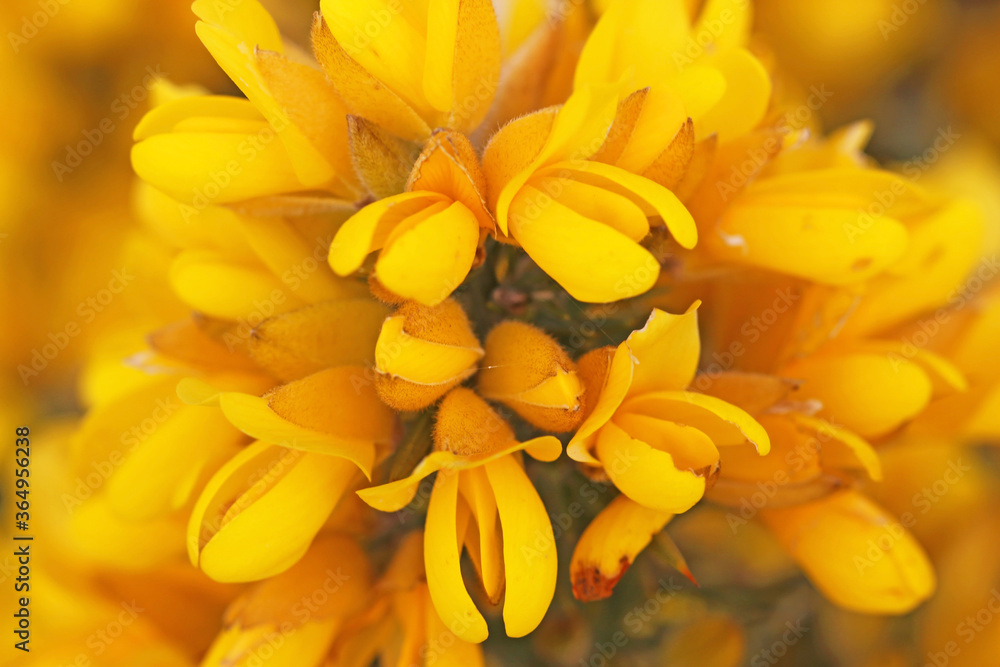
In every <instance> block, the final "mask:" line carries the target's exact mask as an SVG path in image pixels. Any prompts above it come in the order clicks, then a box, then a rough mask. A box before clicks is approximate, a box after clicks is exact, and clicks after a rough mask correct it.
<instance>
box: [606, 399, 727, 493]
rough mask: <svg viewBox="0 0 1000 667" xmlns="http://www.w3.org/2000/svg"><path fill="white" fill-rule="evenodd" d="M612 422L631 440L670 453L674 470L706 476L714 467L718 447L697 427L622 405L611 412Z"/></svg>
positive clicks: (713, 473) (716, 464) (715, 468)
mask: <svg viewBox="0 0 1000 667" xmlns="http://www.w3.org/2000/svg"><path fill="white" fill-rule="evenodd" d="M613 423H614V424H616V425H617V426H619V427H621V429H622V430H623V431H625V432H626V433H628V434H629V436H631V437H632V438H633V439H634V440H639V441H641V442H644V443H646V444H647V445H649V446H650V447H652V448H653V449H658V450H660V451H661V452H667V453H668V454H670V456H671V458H673V461H674V467H676V468H677V469H678V470H692V471H694V472H696V473H698V474H699V475H703V476H709V477H712V476H714V475H715V473H716V472H717V470H718V464H719V450H718V448H717V447H716V446H715V443H713V442H712V439H711V438H709V437H708V436H707V435H705V434H704V433H703V432H702V431H699V430H698V429H697V428H694V427H691V426H687V425H685V424H678V423H676V422H672V421H667V420H665V419H659V418H657V417H650V416H648V415H639V414H635V413H631V412H628V411H626V410H624V409H623V410H621V411H620V412H619V414H616V415H615V417H614V420H613Z"/></svg>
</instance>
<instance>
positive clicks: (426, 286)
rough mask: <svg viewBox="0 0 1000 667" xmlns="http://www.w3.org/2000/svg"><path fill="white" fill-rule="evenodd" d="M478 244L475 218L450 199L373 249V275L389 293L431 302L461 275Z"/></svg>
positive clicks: (449, 290) (443, 296)
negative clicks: (376, 250)
mask: <svg viewBox="0 0 1000 667" xmlns="http://www.w3.org/2000/svg"><path fill="white" fill-rule="evenodd" d="M404 224H405V223H404ZM478 245H479V221H478V220H477V219H476V217H475V215H473V213H472V212H471V211H470V210H469V209H468V208H466V207H465V205H464V204H460V203H458V202H455V203H453V204H451V206H449V207H448V208H446V209H445V210H443V211H440V212H438V213H435V214H433V215H431V216H429V217H427V218H425V219H424V220H421V221H420V222H418V223H417V224H416V225H414V226H413V227H411V228H409V229H407V230H406V231H405V232H404V233H402V234H401V235H400V236H399V237H398V238H396V239H394V240H392V241H391V242H390V243H389V244H388V245H387V247H385V248H384V249H383V250H382V252H381V253H380V254H379V257H378V260H377V261H376V262H375V274H376V276H377V277H378V279H379V282H381V283H382V285H384V286H385V287H386V288H387V289H389V290H390V291H391V292H393V293H395V294H398V295H399V296H401V297H404V298H407V299H413V300H415V301H419V302H420V303H423V304H426V305H428V306H434V305H437V304H439V303H441V302H442V301H444V300H445V299H446V298H448V296H449V295H450V294H451V293H452V292H453V291H454V290H455V289H456V288H457V287H458V286H459V285H461V284H462V282H463V281H464V280H465V277H466V276H467V275H468V273H469V270H470V269H471V268H472V262H473V260H474V259H475V257H476V248H477V247H478Z"/></svg>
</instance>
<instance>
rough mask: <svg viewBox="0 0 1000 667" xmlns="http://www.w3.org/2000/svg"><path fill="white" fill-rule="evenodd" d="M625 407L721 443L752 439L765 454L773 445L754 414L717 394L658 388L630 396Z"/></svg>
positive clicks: (758, 449)
mask: <svg viewBox="0 0 1000 667" xmlns="http://www.w3.org/2000/svg"><path fill="white" fill-rule="evenodd" d="M621 410H622V411H623V412H630V413H634V414H643V415H647V416H650V417H657V418H659V419H664V420H667V421H673V422H677V423H678V424H684V425H685V426H692V427H694V428H696V429H698V430H699V431H702V432H703V433H705V434H706V435H708V437H709V438H711V439H712V442H714V443H715V444H716V445H717V446H720V447H723V446H732V445H742V444H745V443H746V442H747V441H749V442H750V443H751V444H753V445H754V447H756V449H757V453H758V454H760V455H762V456H763V455H764V454H767V453H768V452H769V451H770V449H771V440H770V438H768V435H767V431H765V430H764V428H763V427H762V426H761V425H760V424H759V423H758V422H757V421H756V420H755V419H754V418H753V417H751V416H750V415H748V414H747V413H746V412H744V411H743V410H741V409H740V408H738V407H736V406H735V405H730V404H729V403H726V402H725V401H723V400H721V399H718V398H715V397H714V396H707V395H705V394H696V393H694V392H689V391H655V392H650V393H648V394H643V395H641V396H636V397H635V398H631V399H629V400H627V401H626V402H625V403H624V404H622V406H621Z"/></svg>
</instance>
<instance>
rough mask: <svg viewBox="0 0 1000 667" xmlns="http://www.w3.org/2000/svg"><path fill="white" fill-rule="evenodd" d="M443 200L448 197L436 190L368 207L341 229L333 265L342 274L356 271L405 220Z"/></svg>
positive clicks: (334, 245) (332, 248) (333, 246)
mask: <svg viewBox="0 0 1000 667" xmlns="http://www.w3.org/2000/svg"><path fill="white" fill-rule="evenodd" d="M442 201H445V198H444V197H443V196H441V195H439V194H436V193H430V192H406V193H403V194H399V195H396V196H393V197H387V198H386V199H380V200H378V201H376V202H374V203H371V204H369V205H368V206H365V207H364V208H363V209H361V210H360V211H358V212H357V213H355V214H354V215H353V216H351V217H350V218H349V219H348V220H347V222H345V223H344V224H343V225H342V226H341V228H340V229H339V230H338V231H337V235H336V236H335V237H334V239H333V243H332V244H331V245H330V256H329V260H330V266H331V267H332V268H333V270H334V271H335V272H337V273H338V274H339V275H342V276H346V275H348V274H351V273H354V272H355V271H357V270H358V269H359V268H361V265H362V264H363V263H364V261H365V257H366V256H367V255H368V253H370V252H371V251H373V250H378V249H379V248H381V247H382V246H383V245H384V244H385V242H386V239H388V238H389V234H390V233H391V232H392V230H393V229H394V228H395V227H396V226H397V225H399V224H400V223H401V222H402V221H403V220H405V219H406V218H408V217H410V216H411V215H414V214H415V213H418V212H419V211H421V210H423V209H425V208H427V207H428V206H430V205H432V204H435V203H438V202H442Z"/></svg>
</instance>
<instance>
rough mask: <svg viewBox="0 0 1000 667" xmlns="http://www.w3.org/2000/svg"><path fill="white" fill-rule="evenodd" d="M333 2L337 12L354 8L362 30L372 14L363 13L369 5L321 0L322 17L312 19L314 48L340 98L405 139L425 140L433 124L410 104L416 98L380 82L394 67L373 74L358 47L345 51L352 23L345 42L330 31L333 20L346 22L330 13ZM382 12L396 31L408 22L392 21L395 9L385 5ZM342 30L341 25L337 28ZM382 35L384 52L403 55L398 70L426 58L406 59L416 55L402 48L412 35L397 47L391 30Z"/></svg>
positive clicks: (404, 69)
mask: <svg viewBox="0 0 1000 667" xmlns="http://www.w3.org/2000/svg"><path fill="white" fill-rule="evenodd" d="M331 5H332V7H333V8H334V9H336V11H337V12H340V11H342V10H343V11H352V10H353V11H357V12H358V13H359V14H360V15H362V20H361V24H362V25H361V29H362V30H363V26H364V23H366V22H367V21H369V20H371V16H370V15H368V16H364V15H365V14H366V13H367V12H365V11H364V10H365V9H366V8H367V6H362V5H355V4H354V3H350V2H337V3H330V2H329V0H325V1H324V2H321V3H320V8H321V11H322V16H320V15H318V14H317V15H316V18H315V20H314V21H313V27H312V43H313V51H314V52H315V54H316V59H317V60H318V61H319V63H320V64H321V65H322V66H323V71H324V72H326V75H327V76H328V77H329V78H330V81H332V82H333V85H334V87H335V88H336V89H337V92H338V93H339V94H340V97H341V99H343V100H344V102H345V103H346V104H347V106H348V108H349V109H351V111H352V112H353V113H354V115H357V116H361V117H363V118H367V119H368V120H371V121H372V122H374V123H377V124H378V125H380V126H382V127H384V128H385V129H386V130H388V131H389V132H391V133H392V134H394V135H396V136H398V137H400V138H402V139H407V140H411V141H420V140H423V139H426V138H427V137H428V136H430V133H431V127H430V125H428V123H427V121H426V120H424V118H422V117H421V115H420V114H419V113H418V112H417V111H415V110H414V107H413V106H411V105H412V104H413V101H412V100H410V99H407V98H406V97H405V96H404V95H403V94H401V93H400V92H399V91H395V90H393V89H392V88H390V87H389V86H386V85H384V84H383V83H382V82H380V81H379V77H380V76H381V75H383V74H384V73H385V72H392V71H393V69H392V68H381V67H379V68H377V69H379V70H380V71H379V73H378V74H376V75H375V76H373V75H372V73H371V72H370V71H369V70H368V69H367V67H368V64H366V63H365V62H363V61H360V62H359V60H357V59H356V58H357V57H358V56H360V55H361V54H359V53H358V50H357V49H353V51H354V52H353V53H350V54H349V53H348V52H347V51H345V48H346V46H348V45H350V44H351V43H352V42H354V35H351V34H349V31H350V26H346V30H347V31H348V41H347V42H346V45H345V44H342V43H338V39H337V38H335V37H334V35H333V32H331V25H332V24H331V23H330V22H333V21H336V22H337V25H338V26H343V25H344V24H342V23H341V22H340V20H339V17H337V16H334V15H332V14H330V13H329V11H330V9H331ZM368 9H370V8H368ZM382 11H384V12H385V15H387V16H388V17H389V19H390V20H389V21H388V23H387V25H389V26H392V27H393V31H398V30H405V27H404V26H403V25H402V24H405V23H406V22H405V21H402V20H393V17H392V12H390V11H389V9H388V8H383V10H382ZM340 29H341V28H339V27H338V30H340ZM380 34H383V37H384V38H385V39H387V40H388V42H389V46H388V48H387V49H386V51H385V53H386V54H388V55H392V54H395V55H397V56H402V57H403V60H402V63H403V66H402V67H401V68H400V69H398V70H396V71H399V72H405V71H407V69H409V67H410V66H411V65H417V66H418V67H419V64H418V63H419V62H420V61H422V60H423V54H422V53H420V54H419V61H418V60H417V59H416V58H412V59H411V61H410V63H407V62H406V60H407V59H406V56H407V55H414V54H407V53H406V52H405V50H404V48H403V47H402V44H404V43H409V42H410V39H409V38H407V39H403V40H401V41H400V42H399V44H400V46H399V47H397V46H396V44H393V37H392V33H391V32H390V33H387V34H386V33H385V31H380ZM361 41H362V42H364V41H365V40H361ZM414 81H417V82H419V81H420V77H419V76H418V77H417V78H416V79H414ZM428 115H430V114H428Z"/></svg>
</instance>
